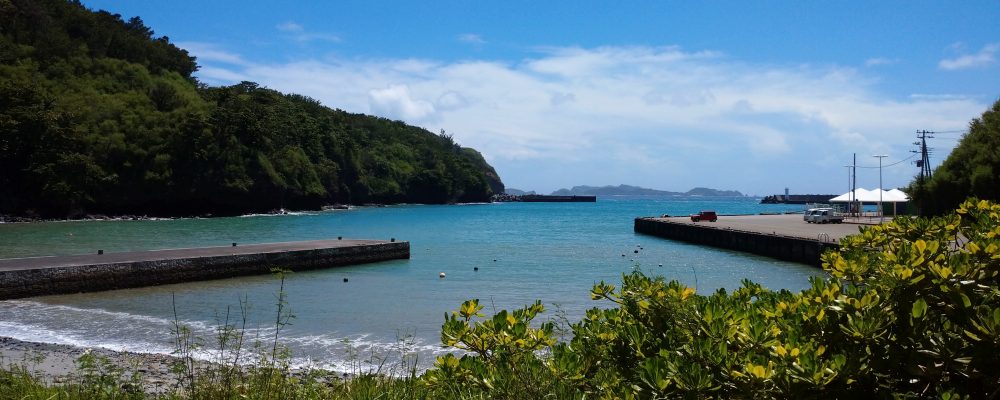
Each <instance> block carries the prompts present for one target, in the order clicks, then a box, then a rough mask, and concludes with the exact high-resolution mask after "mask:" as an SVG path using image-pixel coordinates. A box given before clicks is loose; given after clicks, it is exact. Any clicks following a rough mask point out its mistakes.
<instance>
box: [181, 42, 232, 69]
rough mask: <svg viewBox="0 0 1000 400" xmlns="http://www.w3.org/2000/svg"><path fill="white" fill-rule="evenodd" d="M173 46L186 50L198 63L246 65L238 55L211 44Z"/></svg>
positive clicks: (189, 43) (194, 43)
mask: <svg viewBox="0 0 1000 400" xmlns="http://www.w3.org/2000/svg"><path fill="white" fill-rule="evenodd" d="M174 45H175V46H177V47H180V48H182V49H184V50H187V51H188V53H189V54H191V55H193V56H195V57H197V58H198V63H199V64H201V65H203V66H204V65H205V64H206V63H212V62H220V63H224V64H235V65H248V63H247V62H246V61H244V60H243V58H242V57H240V55H239V54H236V53H231V52H227V51H224V50H220V49H219V48H218V47H217V46H215V45H213V44H211V43H202V42H177V43H174Z"/></svg>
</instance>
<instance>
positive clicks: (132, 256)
mask: <svg viewBox="0 0 1000 400" xmlns="http://www.w3.org/2000/svg"><path fill="white" fill-rule="evenodd" d="M382 243H389V241H386V240H309V241H303V242H281V243H261V244H237V245H236V247H233V246H232V245H229V246H218V247H196V248H190V249H168V250H145V251H129V252H124V253H104V254H97V253H96V251H95V253H94V254H82V255H74V256H49V257H26V258H4V259H0V271H18V270H26V269H40V268H55V267H78V266H85V265H97V264H118V263H136V262H147V261H162V260H175V259H186V258H202V257H219V256H237V255H248V254H268V253H286V252H296V251H303V250H319V249H335V248H344V247H357V246H370V245H376V244H382Z"/></svg>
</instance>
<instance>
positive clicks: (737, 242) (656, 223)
mask: <svg viewBox="0 0 1000 400" xmlns="http://www.w3.org/2000/svg"><path fill="white" fill-rule="evenodd" d="M858 227H859V225H856V224H823V225H817V224H807V223H806V222H805V221H803V220H802V215H801V214H790V215H736V216H726V215H720V216H719V220H718V221H717V222H705V221H703V222H691V219H690V218H688V217H668V218H656V217H647V218H636V219H635V231H636V232H638V233H643V234H647V235H653V236H659V237H663V238H667V239H673V240H680V241H684V242H690V243H696V244H703V245H708V246H714V247H720V248H724V249H730V250H738V251H745V252H748V253H753V254H758V255H762V256H768V257H774V258H777V259H781V260H786V261H793V262H800V263H805V264H811V265H815V266H819V265H820V255H822V254H823V252H824V251H826V250H828V249H839V248H840V244H839V242H840V239H841V238H843V237H844V236H847V235H851V234H855V233H858Z"/></svg>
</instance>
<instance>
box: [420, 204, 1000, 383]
mask: <svg viewBox="0 0 1000 400" xmlns="http://www.w3.org/2000/svg"><path fill="white" fill-rule="evenodd" d="M841 245H842V250H841V251H840V252H831V253H827V254H825V255H824V257H823V260H824V268H825V269H826V270H827V271H828V272H829V274H830V276H829V277H827V278H814V279H812V281H811V287H810V288H808V289H806V290H803V291H801V292H799V293H792V292H789V291H784V290H783V291H778V292H775V291H770V290H767V289H765V288H763V287H761V286H760V285H758V284H755V283H752V282H749V281H744V284H743V286H742V287H741V288H740V289H738V290H736V291H734V292H733V293H731V294H730V293H727V292H726V291H725V290H719V291H717V292H716V293H713V294H710V295H704V296H703V295H697V294H695V293H694V290H693V289H691V288H689V287H685V286H684V285H681V284H680V283H678V282H676V281H674V282H665V281H664V280H663V279H662V278H655V279H654V278H650V277H647V276H645V275H643V274H642V273H640V272H636V273H633V274H630V275H626V276H625V277H624V280H623V284H622V287H621V288H620V289H618V288H615V287H614V286H613V285H608V284H605V283H603V282H602V283H600V284H598V285H596V286H595V287H594V290H593V291H592V296H593V298H594V299H603V300H605V301H609V302H610V303H611V304H612V305H613V306H614V307H613V308H609V309H601V308H594V309H592V310H590V311H588V312H587V315H586V317H585V318H584V320H583V321H581V322H580V323H578V324H576V325H574V326H573V334H574V336H573V338H572V340H571V341H569V342H568V343H559V344H555V345H553V346H551V347H548V348H547V350H548V351H546V352H542V353H540V354H543V356H542V357H537V356H536V355H535V354H536V353H535V352H533V351H534V350H537V349H539V348H540V347H538V346H528V347H517V346H514V347H512V346H511V341H510V340H511V339H513V338H515V337H522V336H518V335H514V334H512V333H511V332H510V331H509V329H508V330H505V329H495V327H496V324H497V321H498V317H496V316H495V317H494V318H493V319H491V320H487V321H486V322H485V323H482V324H480V323H474V324H472V325H470V323H469V320H470V319H471V316H472V315H474V314H475V313H477V312H478V310H479V308H477V307H475V306H474V305H475V303H473V304H472V308H473V309H474V310H472V309H469V310H467V308H469V307H470V304H469V303H467V304H465V305H463V308H462V310H461V311H460V312H459V316H460V317H461V318H456V316H454V315H453V316H450V317H448V318H447V319H446V322H445V325H444V332H445V333H444V334H443V339H444V342H445V344H448V345H452V346H456V347H459V348H463V349H467V350H470V351H472V352H473V353H475V355H469V356H465V357H462V358H461V359H457V358H455V357H454V356H445V357H441V358H439V359H438V364H437V366H436V368H435V369H433V370H431V371H429V372H428V373H427V374H426V375H425V377H424V381H425V382H426V383H427V384H429V385H430V386H432V387H437V388H447V389H448V390H449V391H450V392H451V393H482V392H480V391H486V392H487V393H490V394H492V392H490V390H492V389H493V386H495V385H492V386H491V384H490V382H498V381H502V382H510V381H516V379H515V378H514V377H512V376H511V375H513V374H516V373H518V372H517V371H518V370H517V369H518V368H521V367H517V366H512V365H510V363H509V361H508V360H506V359H503V358H499V357H496V356H494V355H493V354H511V353H514V354H518V355H519V356H525V355H527V354H531V356H530V357H527V356H525V357H522V358H519V360H520V362H522V364H521V365H530V367H523V368H535V369H534V370H533V372H535V373H536V374H537V378H536V380H535V383H534V386H535V387H541V388H545V390H547V391H549V392H548V393H550V394H555V393H556V392H559V393H562V395H558V394H557V396H558V397H566V394H567V393H575V395H572V397H575V396H584V395H587V394H588V393H589V395H587V397H600V398H661V397H685V398H753V399H758V398H844V397H849V396H857V397H858V398H871V397H883V398H884V397H893V396H899V397H903V398H909V397H915V398H930V397H934V398H966V397H969V398H987V397H990V396H994V395H996V393H997V391H998V390H1000V389H998V388H1000V356H998V355H1000V292H998V276H997V274H998V273H1000V204H994V203H990V202H987V201H975V200H973V201H968V202H966V203H964V204H963V205H962V206H961V208H960V209H958V210H957V211H956V213H954V214H952V215H950V216H946V217H938V218H934V219H905V218H900V219H897V220H896V221H894V222H893V223H890V224H886V225H884V226H875V227H870V228H866V229H863V230H862V232H861V234H859V235H855V236H851V237H848V238H845V239H844V240H843V241H842V242H841ZM498 315H505V317H503V318H501V322H503V321H502V320H503V319H504V318H505V319H506V320H507V322H506V326H518V325H519V324H523V325H525V326H526V327H525V328H524V332H530V333H531V334H532V335H534V334H544V333H545V332H546V331H545V330H546V325H544V324H542V325H541V328H540V330H533V328H530V327H527V325H528V324H529V323H530V322H531V319H532V318H534V317H535V313H530V314H525V313H522V314H520V316H519V315H517V314H516V313H515V314H510V315H507V314H505V313H501V314H498ZM487 324H489V327H487ZM468 332H475V333H474V334H473V333H468ZM456 335H457V336H456ZM534 343H537V342H534ZM523 358H530V360H528V361H524V360H523ZM535 362H537V363H539V364H541V365H542V366H544V368H541V367H538V368H536V367H535V366H534V364H533V363H535ZM528 386H531V385H528ZM503 397H517V396H503ZM527 397H528V396H524V397H523V398H527Z"/></svg>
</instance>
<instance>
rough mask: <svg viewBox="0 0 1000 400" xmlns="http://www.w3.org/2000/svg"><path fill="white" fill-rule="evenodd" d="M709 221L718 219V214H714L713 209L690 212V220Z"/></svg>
mask: <svg viewBox="0 0 1000 400" xmlns="http://www.w3.org/2000/svg"><path fill="white" fill-rule="evenodd" d="M706 220H707V221H710V222H715V221H718V220H719V216H718V215H716V214H715V211H701V212H699V213H697V214H691V221H693V222H698V221H706Z"/></svg>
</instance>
